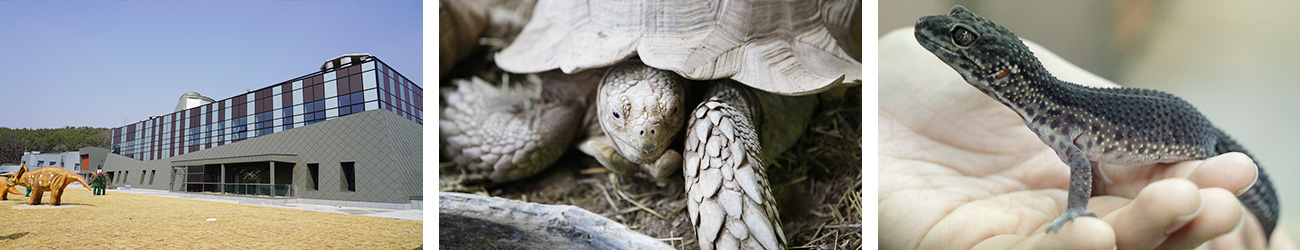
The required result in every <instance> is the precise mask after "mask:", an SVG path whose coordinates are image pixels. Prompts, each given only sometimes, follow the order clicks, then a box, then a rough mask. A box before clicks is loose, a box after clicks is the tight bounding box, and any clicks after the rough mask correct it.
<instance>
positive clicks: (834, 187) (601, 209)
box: [439, 86, 862, 249]
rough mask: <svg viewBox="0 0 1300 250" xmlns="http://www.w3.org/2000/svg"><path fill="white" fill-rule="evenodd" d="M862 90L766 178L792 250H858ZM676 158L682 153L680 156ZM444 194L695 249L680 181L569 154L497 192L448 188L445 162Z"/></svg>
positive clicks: (823, 117) (820, 117)
mask: <svg viewBox="0 0 1300 250" xmlns="http://www.w3.org/2000/svg"><path fill="white" fill-rule="evenodd" d="M861 90H862V88H861V86H858V87H854V88H850V89H849V90H848V91H846V92H847V94H846V97H845V98H844V100H843V102H842V103H840V104H839V105H835V104H829V105H823V106H822V107H820V108H819V110H818V112H817V114H815V115H814V117H813V121H812V122H811V123H810V124H809V127H808V130H807V131H806V133H805V134H804V136H803V138H801V139H800V141H799V143H798V144H797V145H795V146H794V147H792V148H791V149H790V150H789V151H787V152H786V153H785V154H783V155H782V156H781V157H780V158H779V159H778V161H777V162H776V164H774V165H771V166H769V170H768V174H769V178H770V180H771V183H772V185H773V187H772V189H773V192H774V193H775V195H776V197H777V203H779V206H780V210H781V221H782V224H783V227H784V230H785V235H786V238H787V239H788V244H787V247H788V248H790V249H859V248H861V244H862V228H861V224H862V221H861V218H862V217H861V216H862V215H861V214H862V212H861V211H862V201H861V200H860V197H861V192H862V136H861V135H862V113H861V97H862V91H861ZM679 150H680V149H679ZM442 161H443V164H441V168H440V171H439V172H440V174H441V175H442V176H441V177H439V179H440V180H442V181H440V183H439V188H440V189H441V190H450V189H458V190H461V191H465V192H475V193H479V194H487V195H491V196H497V197H504V198H510V199H518V200H525V201H530V202H538V203H544V204H566V205H574V206H578V207H581V208H584V209H587V210H589V211H592V212H595V213H597V214H601V215H603V216H605V217H607V218H610V219H613V220H615V221H618V222H620V223H623V224H626V225H627V226H628V227H629V228H631V229H632V230H636V231H638V232H641V233H644V234H646V235H649V236H651V237H655V238H658V239H661V240H664V241H665V242H668V243H669V244H671V245H673V247H674V248H677V249H698V248H699V246H698V244H697V243H696V242H695V231H694V229H692V228H691V222H690V219H689V218H688V217H687V212H686V203H685V192H684V190H685V187H684V186H683V185H684V177H682V175H681V172H680V171H678V173H677V174H675V175H674V176H673V177H670V178H669V179H670V180H672V181H671V182H669V183H663V184H660V183H655V182H654V181H653V180H651V179H650V178H649V177H648V176H622V175H617V174H613V173H609V172H608V171H605V168H603V167H601V166H600V165H599V163H597V162H596V161H595V159H593V158H591V157H588V156H586V155H583V154H582V153H581V152H579V151H578V150H576V149H573V148H570V149H569V150H568V151H567V152H566V153H565V156H564V157H563V158H561V159H560V160H559V161H558V162H557V163H555V164H554V165H553V166H551V167H550V168H548V169H547V170H545V171H544V172H542V173H540V174H539V175H538V176H534V177H532V178H528V179H524V180H520V181H516V182H511V183H505V184H496V185H491V184H487V185H471V186H451V185H449V184H448V183H450V182H449V181H447V180H454V179H456V178H457V177H458V176H459V175H460V171H459V170H457V169H456V167H455V166H454V163H451V162H449V161H448V160H446V159H442Z"/></svg>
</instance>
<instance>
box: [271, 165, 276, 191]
mask: <svg viewBox="0 0 1300 250" xmlns="http://www.w3.org/2000/svg"><path fill="white" fill-rule="evenodd" d="M271 197H275V162H274V161H272V162H271Z"/></svg>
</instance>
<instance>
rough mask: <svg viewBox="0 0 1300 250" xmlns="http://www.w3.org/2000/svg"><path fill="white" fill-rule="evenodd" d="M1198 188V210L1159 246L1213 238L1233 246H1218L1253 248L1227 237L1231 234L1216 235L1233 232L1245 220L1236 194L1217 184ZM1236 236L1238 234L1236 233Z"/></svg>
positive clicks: (1188, 246) (1179, 245) (1181, 246)
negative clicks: (1199, 199) (1192, 217)
mask: <svg viewBox="0 0 1300 250" xmlns="http://www.w3.org/2000/svg"><path fill="white" fill-rule="evenodd" d="M1199 192H1200V196H1201V200H1202V201H1203V202H1202V204H1204V207H1203V208H1202V209H1201V213H1200V214H1199V215H1197V216H1196V218H1194V219H1192V221H1191V222H1188V223H1187V225H1186V226H1183V227H1182V228H1180V229H1178V230H1177V231H1174V233H1173V234H1170V235H1169V239H1167V240H1165V242H1164V243H1163V244H1161V245H1160V247H1159V248H1160V249H1191V248H1194V247H1196V246H1200V245H1201V244H1204V243H1205V242H1206V241H1209V240H1211V239H1214V240H1216V241H1220V242H1217V243H1222V244H1224V245H1231V246H1235V247H1228V248H1221V249H1255V248H1250V247H1246V246H1245V245H1243V244H1245V243H1247V242H1244V241H1240V240H1231V238H1232V237H1220V236H1224V234H1228V233H1229V232H1233V230H1234V229H1236V228H1242V223H1243V222H1244V221H1246V220H1245V218H1246V216H1244V212H1243V210H1242V207H1241V203H1240V202H1237V197H1236V196H1234V195H1232V193H1229V192H1228V190H1224V189H1221V188H1206V189H1201V190H1200V191H1199ZM1238 231H1240V230H1238ZM1216 237H1218V239H1216ZM1219 239H1223V240H1219ZM1237 239H1241V238H1240V237H1238V238H1237ZM1261 243H1262V242H1261ZM1260 247H1262V245H1261V246H1260Z"/></svg>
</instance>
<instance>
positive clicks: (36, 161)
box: [19, 151, 82, 172]
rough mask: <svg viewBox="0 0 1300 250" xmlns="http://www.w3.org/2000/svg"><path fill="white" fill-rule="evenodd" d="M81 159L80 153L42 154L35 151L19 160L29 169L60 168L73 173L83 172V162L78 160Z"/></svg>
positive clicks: (25, 154)
mask: <svg viewBox="0 0 1300 250" xmlns="http://www.w3.org/2000/svg"><path fill="white" fill-rule="evenodd" d="M79 157H80V156H79V153H78V152H75V151H73V152H63V153H41V152H38V151H33V152H23V156H22V157H21V158H19V161H20V162H22V164H25V165H27V168H28V169H37V168H41V167H48V166H59V167H63V168H66V169H68V170H72V171H73V172H81V169H82V167H81V161H79V160H78V159H79Z"/></svg>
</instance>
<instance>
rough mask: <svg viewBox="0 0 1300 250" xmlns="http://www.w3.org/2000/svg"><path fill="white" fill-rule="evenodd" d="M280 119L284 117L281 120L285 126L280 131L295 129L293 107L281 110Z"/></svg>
mask: <svg viewBox="0 0 1300 250" xmlns="http://www.w3.org/2000/svg"><path fill="white" fill-rule="evenodd" d="M280 117H283V118H280V124H284V125H282V126H281V127H283V128H281V129H280V130H289V129H291V128H293V106H289V107H284V109H281V110H280Z"/></svg>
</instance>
